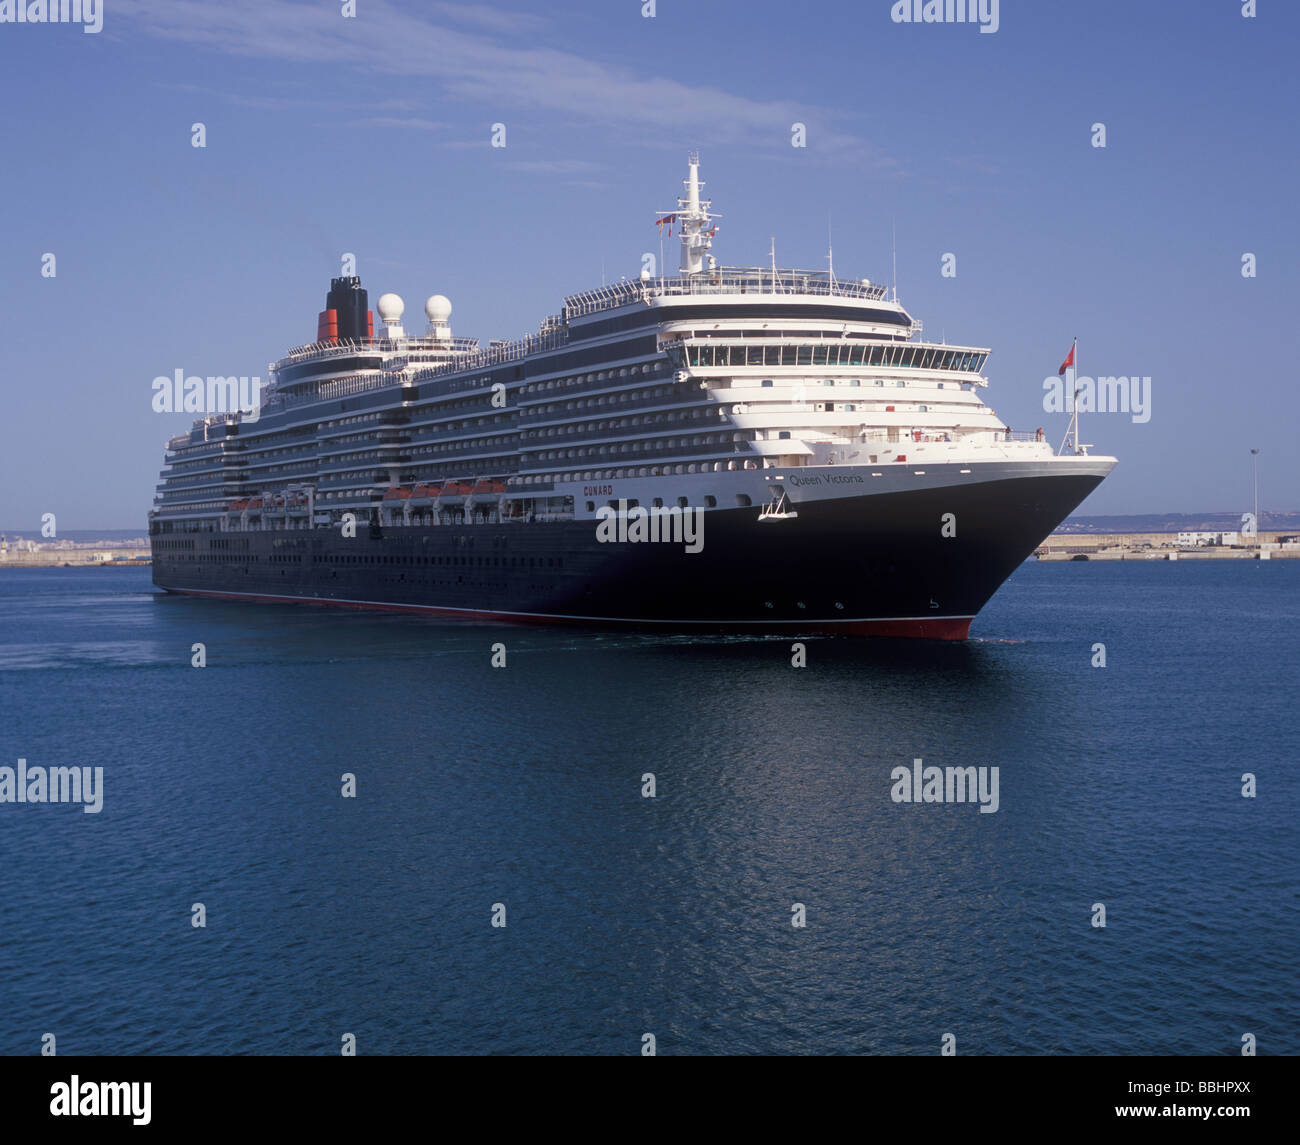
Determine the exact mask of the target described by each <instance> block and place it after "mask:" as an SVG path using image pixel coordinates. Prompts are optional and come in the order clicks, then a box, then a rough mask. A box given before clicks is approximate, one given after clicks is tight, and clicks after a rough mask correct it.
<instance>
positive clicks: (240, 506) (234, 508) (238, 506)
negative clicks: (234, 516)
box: [226, 501, 248, 513]
mask: <svg viewBox="0 0 1300 1145" xmlns="http://www.w3.org/2000/svg"><path fill="white" fill-rule="evenodd" d="M247 508H248V502H247V501H231V502H230V505H229V506H228V507H227V509H226V512H228V513H242V512H243V511H244V510H245V509H247Z"/></svg>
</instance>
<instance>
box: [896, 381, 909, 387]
mask: <svg viewBox="0 0 1300 1145" xmlns="http://www.w3.org/2000/svg"><path fill="white" fill-rule="evenodd" d="M898 384H899V385H900V386H905V385H907V383H906V382H904V381H902V380H900V381H899V382H898Z"/></svg>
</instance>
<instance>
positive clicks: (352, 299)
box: [325, 275, 370, 342]
mask: <svg viewBox="0 0 1300 1145" xmlns="http://www.w3.org/2000/svg"><path fill="white" fill-rule="evenodd" d="M366 306H367V300H366V292H365V290H364V289H362V286H361V279H359V278H358V277H357V276H356V275H352V276H351V277H350V278H332V279H330V292H329V294H328V295H326V297H325V309H326V310H334V311H337V312H338V319H339V341H340V342H364V341H366V339H367V338H369V337H370V324H369V322H368V321H367V318H366Z"/></svg>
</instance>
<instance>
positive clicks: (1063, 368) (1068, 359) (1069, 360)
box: [1056, 342, 1078, 377]
mask: <svg viewBox="0 0 1300 1145" xmlns="http://www.w3.org/2000/svg"><path fill="white" fill-rule="evenodd" d="M1077 345H1078V343H1077V342H1075V343H1074V345H1072V346H1071V347H1070V352H1069V354H1068V355H1066V359H1065V361H1064V362H1062V363H1061V368H1060V369H1059V370H1057V371H1056V373H1057V376H1058V377H1060V376H1061V375H1063V374H1064V373H1065V371H1066V370H1067V369H1069V368H1070V367H1071V366H1073V365H1074V347H1075V346H1077Z"/></svg>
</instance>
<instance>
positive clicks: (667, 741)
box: [0, 560, 1300, 1055]
mask: <svg viewBox="0 0 1300 1145" xmlns="http://www.w3.org/2000/svg"><path fill="white" fill-rule="evenodd" d="M972 637H973V638H972V639H971V640H970V641H969V642H965V643H937V642H936V643H930V642H910V641H897V640H861V639H849V638H836V639H831V638H809V639H807V640H805V641H798V642H795V641H792V640H790V639H788V638H780V639H777V638H769V639H755V638H740V637H737V638H729V637H710V638H704V639H700V638H694V637H684V636H673V635H665V634H650V635H645V634H609V633H599V632H586V631H581V630H563V629H528V628H503V627H491V626H482V625H470V624H452V623H447V622H445V621H433V620H425V619H416V618H410V617H401V616H387V615H375V614H367V613H362V612H346V611H338V610H327V609H320V608H315V607H301V606H299V607H294V606H284V605H269V604H246V605H245V604H235V603H228V602H216V601H201V600H192V599H186V598H184V597H178V596H169V595H166V594H162V593H159V592H156V591H155V590H154V589H153V587H152V585H151V583H150V580H149V570H148V569H139V568H136V569H130V568H127V569H34V570H21V569H5V570H0V728H2V729H3V744H0V766H7V767H10V768H14V769H15V771H16V769H17V766H18V761H19V760H20V759H21V760H25V761H26V763H25V765H24V766H25V767H27V768H29V769H30V768H33V767H43V768H49V767H56V766H60V767H64V766H78V767H91V768H100V767H102V769H103V770H102V780H101V787H100V796H101V797H102V807H101V809H100V810H99V811H98V812H97V813H88V812H87V811H86V810H84V807H83V805H81V804H71V803H59V804H56V803H16V802H5V803H0V859H2V864H0V872H2V874H0V1053H5V1054H37V1053H40V1052H41V1049H42V1046H43V1045H47V1044H51V1039H52V1044H53V1045H54V1046H56V1048H57V1052H58V1053H59V1054H111V1055H112V1054H116V1055H137V1054H274V1055H287V1054H308V1055H337V1054H339V1053H340V1052H342V1050H343V1049H344V1048H345V1047H347V1046H348V1041H349V1039H352V1041H353V1043H354V1044H355V1049H356V1052H357V1053H359V1054H536V1055H545V1054H641V1053H643V1052H646V1049H647V1047H650V1046H652V1047H653V1048H654V1049H655V1051H656V1052H657V1053H658V1054H661V1055H718V1054H744V1055H758V1054H793V1055H802V1054H833V1055H840V1054H891V1055H892V1054H917V1055H924V1054H938V1053H940V1052H941V1050H942V1049H943V1048H945V1047H946V1048H948V1049H950V1050H955V1052H957V1053H958V1054H975V1055H1012V1054H1015V1055H1019V1054H1031V1055H1099V1054H1126V1055H1148V1054H1180V1055H1192V1054H1196V1055H1236V1054H1240V1053H1241V1051H1242V1047H1243V1044H1245V1042H1244V1039H1247V1038H1251V1039H1253V1044H1254V1045H1255V1046H1256V1047H1257V1052H1258V1053H1259V1054H1261V1055H1264V1054H1269V1055H1272V1054H1295V1053H1297V1052H1300V978H1297V975H1296V967H1297V965H1300V910H1298V909H1297V908H1298V907H1300V901H1298V896H1297V886H1298V878H1297V876H1298V875H1300V862H1298V861H1297V838H1296V824H1297V822H1298V821H1300V782H1298V779H1297V752H1298V749H1300V715H1298V711H1300V705H1298V704H1297V684H1298V683H1300V561H1290V560H1277V561H1270V562H1266V563H1263V562H1255V561H1183V562H1177V563H1170V562H1165V561H1159V562H1157V561H1131V562H1123V563H1101V562H1068V563H1052V564H1048V563H1042V564H1039V563H1034V562H1029V563H1027V564H1025V565H1023V566H1022V567H1021V568H1020V569H1019V570H1018V571H1017V572H1016V573H1015V574H1014V575H1013V576H1012V577H1011V578H1010V580H1009V581H1008V582H1007V584H1006V585H1005V586H1004V587H1003V588H1002V589H1001V591H1000V592H999V593H998V594H997V596H996V597H995V598H994V599H993V601H992V602H991V603H990V604H989V605H988V607H987V608H986V609H985V611H984V612H983V613H982V614H981V615H980V616H979V617H978V618H977V619H976V621H975V624H974V626H973V628H972ZM796 643H800V644H803V646H804V647H803V649H802V651H801V650H800V649H798V648H796V647H794V645H795V644H796ZM199 646H201V648H200V647H199ZM798 664H802V666H797V665H798ZM199 665H201V666H199ZM916 760H920V761H922V762H921V764H920V765H919V766H920V767H921V768H928V767H938V768H949V767H953V768H966V767H976V768H984V769H987V770H986V771H984V772H983V773H982V774H983V775H984V776H986V777H988V778H989V782H990V783H991V782H992V777H993V776H994V775H995V774H996V776H997V804H996V810H984V809H982V808H985V807H989V808H991V807H992V803H991V802H989V801H986V802H984V803H980V802H978V801H971V800H967V801H964V802H957V801H952V802H947V801H944V802H939V801H930V802H927V801H924V800H919V801H912V802H904V801H901V798H900V799H896V798H895V796H896V795H899V793H900V789H901V787H903V786H905V784H904V783H903V781H902V777H903V776H906V775H908V774H910V773H912V769H913V767H914V761H916ZM994 768H996V769H997V772H996V773H995V772H994V771H993V770H992V769H994ZM945 774H946V773H945ZM956 794H957V790H954V796H955V795H956ZM199 923H201V924H202V925H198V924H199ZM1103 923H1104V925H1102V924H1103Z"/></svg>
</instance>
